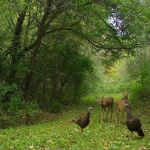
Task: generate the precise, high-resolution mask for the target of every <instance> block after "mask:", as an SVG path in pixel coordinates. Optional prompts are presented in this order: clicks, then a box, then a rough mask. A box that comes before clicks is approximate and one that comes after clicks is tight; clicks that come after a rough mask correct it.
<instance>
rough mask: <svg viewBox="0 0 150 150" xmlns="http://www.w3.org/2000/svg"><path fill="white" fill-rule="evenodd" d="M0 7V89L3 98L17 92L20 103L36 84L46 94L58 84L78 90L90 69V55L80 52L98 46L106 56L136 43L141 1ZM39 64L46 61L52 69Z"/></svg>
mask: <svg viewBox="0 0 150 150" xmlns="http://www.w3.org/2000/svg"><path fill="white" fill-rule="evenodd" d="M0 7H1V11H2V12H3V13H2V15H1V17H2V23H1V26H2V30H1V35H0V39H1V40H0V42H1V47H0V48H1V57H0V59H1V60H2V61H1V62H3V63H1V65H0V66H1V68H4V69H3V70H2V71H1V76H0V78H1V80H3V86H5V87H6V86H9V88H7V89H6V90H3V94H1V95H2V102H3V103H9V102H10V100H11V97H12V95H14V94H16V93H19V94H20V93H21V94H23V99H24V100H25V102H29V101H32V98H33V97H34V96H35V95H36V94H37V93H38V92H36V89H38V90H39V89H40V87H41V86H42V87H43V91H44V92H45V90H50V91H51V93H52V95H48V96H52V97H50V99H53V98H54V99H57V96H54V95H56V94H54V93H55V92H57V95H61V92H62V88H64V87H65V88H66V89H70V88H71V87H73V88H74V89H73V90H74V91H79V90H80V88H79V87H82V86H81V85H82V83H83V82H84V80H82V79H83V77H84V78H85V77H86V73H87V72H90V70H91V69H90V68H91V65H90V60H89V59H88V57H87V56H83V55H82V54H83V53H85V51H86V52H88V53H89V52H90V51H95V50H96V51H100V52H101V55H102V56H106V57H108V58H109V59H110V60H112V59H114V58H120V57H121V55H122V54H124V55H125V54H128V53H132V52H133V50H134V48H135V47H138V46H140V44H141V43H142V41H141V39H140V37H141V36H140V35H141V33H142V31H141V30H138V29H139V28H141V27H142V26H143V17H144V14H143V13H144V12H143V3H142V2H141V1H115V0H114V1H111V2H110V1H101V0H98V1H96V0H93V1H92V0H91V1H85V0H78V1H74V0H72V1H64V0H55V1H53V0H46V1H42V0H40V1H39V0H38V1H37V0H35V1H30V0H23V1H11V2H9V1H7V2H6V1H5V3H4V1H1V6H0ZM4 12H5V13H4ZM133 12H134V13H133ZM112 20H113V21H112ZM114 22H115V23H114ZM117 22H119V23H117ZM4 34H5V35H7V36H6V37H3V35H4ZM69 39H70V40H69ZM68 42H69V43H68ZM85 47H89V49H87V50H85V49H84V48H85ZM65 52H66V53H65ZM66 58H67V59H66ZM70 58H71V59H70ZM73 59H75V61H73ZM65 60H66V61H65ZM41 61H43V64H42V63H41ZM76 61H77V62H80V63H79V64H78V63H77V64H76ZM66 62H67V63H66ZM71 62H73V63H74V65H73V64H72V63H71ZM50 63H51V64H50ZM61 63H64V65H65V66H66V67H64V65H62V64H61ZM69 63H70V64H69ZM41 64H42V65H45V64H50V69H52V70H49V69H47V68H46V66H45V67H44V66H41ZM72 67H75V68H74V71H73V72H71V73H70V71H71V69H72ZM6 68H7V69H6ZM46 69H47V70H48V71H47V72H46ZM41 70H42V71H41ZM49 71H50V73H49ZM52 72H54V73H55V74H52ZM78 72H79V73H80V74H78ZM70 74H71V76H69V75H70ZM44 75H45V76H44ZM75 79H76V80H75ZM39 80H40V82H39ZM56 80H57V81H56ZM66 80H69V84H67V83H68V82H66ZM52 81H53V83H52ZM75 81H76V82H75ZM41 82H42V83H41ZM64 82H65V86H64V85H63V83H64ZM73 82H74V86H72V83H73ZM49 83H52V84H54V85H53V86H51V87H50V86H49ZM75 83H76V85H75ZM55 84H56V86H55ZM67 86H68V87H67ZM46 87H48V88H46ZM54 88H56V89H54ZM33 91H34V92H33ZM52 91H55V92H54V93H53V92H52ZM32 92H33V93H32ZM46 92H47V91H46ZM47 93H48V92H47ZM75 93H76V92H73V93H72V94H73V95H74V96H77V94H75ZM71 96H72V95H71ZM74 96H72V97H74ZM63 97H65V95H64V96H63ZM62 99H63V98H62Z"/></svg>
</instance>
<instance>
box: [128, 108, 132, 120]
mask: <svg viewBox="0 0 150 150" xmlns="http://www.w3.org/2000/svg"><path fill="white" fill-rule="evenodd" d="M127 118H128V119H130V118H133V116H132V114H131V112H130V110H127Z"/></svg>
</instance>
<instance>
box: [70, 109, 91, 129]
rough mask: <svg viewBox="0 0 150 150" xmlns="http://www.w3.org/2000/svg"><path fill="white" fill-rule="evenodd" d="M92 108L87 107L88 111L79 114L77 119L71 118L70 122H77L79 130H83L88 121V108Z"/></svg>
mask: <svg viewBox="0 0 150 150" xmlns="http://www.w3.org/2000/svg"><path fill="white" fill-rule="evenodd" d="M92 109H93V108H92V107H89V108H88V112H87V113H86V114H85V115H83V116H80V117H79V118H77V119H73V120H72V122H74V123H76V124H78V126H80V127H81V130H82V131H83V129H84V128H85V127H87V126H88V125H89V123H90V110H92Z"/></svg>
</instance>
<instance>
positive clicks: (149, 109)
mask: <svg viewBox="0 0 150 150" xmlns="http://www.w3.org/2000/svg"><path fill="white" fill-rule="evenodd" d="M89 106H91V107H93V108H94V110H92V111H91V117H90V120H91V122H90V124H89V126H88V127H86V128H85V129H84V133H83V134H81V129H80V127H79V126H78V125H76V124H74V123H73V122H71V120H72V119H75V118H77V117H79V116H80V115H83V114H85V113H86V111H87V109H88V107H89ZM132 113H133V115H134V116H138V117H139V119H140V120H141V123H142V127H143V131H144V133H145V137H144V138H140V137H138V135H137V134H136V133H134V137H132V134H131V132H129V131H128V129H127V126H126V124H125V121H126V114H125V115H124V118H123V123H121V124H116V115H115V108H114V114H113V121H112V122H111V121H110V117H109V118H108V120H105V122H101V108H100V107H99V106H98V104H97V100H96V99H95V97H94V96H89V97H87V98H85V99H84V100H83V102H82V103H81V104H79V105H75V106H70V107H67V108H66V109H65V110H64V111H63V112H61V113H59V114H50V115H48V114H47V115H46V117H45V119H44V120H43V122H41V123H39V124H36V125H32V126H22V127H16V128H8V129H1V130H0V150H11V149H12V150H128V149H130V150H150V117H149V116H150V105H149V104H147V105H144V104H143V105H142V104H141V105H135V106H134V107H133V109H132Z"/></svg>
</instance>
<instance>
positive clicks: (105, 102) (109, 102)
mask: <svg viewBox="0 0 150 150" xmlns="http://www.w3.org/2000/svg"><path fill="white" fill-rule="evenodd" d="M113 103H114V99H113V97H105V98H104V97H102V98H98V104H99V105H100V106H102V107H109V106H113Z"/></svg>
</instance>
